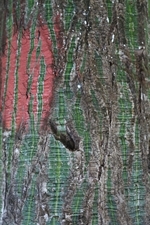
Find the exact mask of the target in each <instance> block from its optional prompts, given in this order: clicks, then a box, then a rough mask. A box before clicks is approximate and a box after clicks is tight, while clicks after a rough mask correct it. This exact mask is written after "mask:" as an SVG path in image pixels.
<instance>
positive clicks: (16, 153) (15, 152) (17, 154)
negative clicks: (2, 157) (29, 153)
mask: <svg viewBox="0 0 150 225" xmlns="http://www.w3.org/2000/svg"><path fill="white" fill-rule="evenodd" d="M19 153H20V151H19V149H18V148H15V150H14V154H15V156H17V157H18V156H19Z"/></svg>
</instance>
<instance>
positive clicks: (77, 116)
mask: <svg viewBox="0 0 150 225" xmlns="http://www.w3.org/2000/svg"><path fill="white" fill-rule="evenodd" d="M72 111H73V112H72V113H73V119H74V121H75V127H76V129H77V131H78V134H79V135H80V136H81V137H83V134H84V130H85V126H84V116H83V111H82V109H81V106H80V98H78V99H76V103H75V105H74V107H73V110H72Z"/></svg>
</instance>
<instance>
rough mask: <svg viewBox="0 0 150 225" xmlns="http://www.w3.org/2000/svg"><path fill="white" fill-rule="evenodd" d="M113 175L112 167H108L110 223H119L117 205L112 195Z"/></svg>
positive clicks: (116, 224) (111, 224)
mask: <svg viewBox="0 0 150 225" xmlns="http://www.w3.org/2000/svg"><path fill="white" fill-rule="evenodd" d="M112 191H113V190H112V177H111V169H108V178H107V210H108V214H109V217H110V221H111V222H110V225H119V224H118V222H117V215H116V212H117V207H116V203H115V201H114V198H113V195H112Z"/></svg>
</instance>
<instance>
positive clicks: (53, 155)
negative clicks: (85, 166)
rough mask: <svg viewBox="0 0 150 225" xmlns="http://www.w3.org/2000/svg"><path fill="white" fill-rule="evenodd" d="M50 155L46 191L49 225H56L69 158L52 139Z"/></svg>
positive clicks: (67, 172)
mask: <svg viewBox="0 0 150 225" xmlns="http://www.w3.org/2000/svg"><path fill="white" fill-rule="evenodd" d="M49 147H50V155H49V164H50V167H49V171H48V175H49V177H50V182H49V184H48V189H49V190H50V193H51V200H50V203H49V204H50V211H51V215H52V218H51V222H50V224H53V225H54V224H57V223H58V221H59V216H61V212H62V206H63V202H64V199H63V198H64V194H65V187H66V182H67V178H68V176H69V168H70V166H69V161H70V157H69V155H68V152H67V151H66V149H65V147H64V146H63V145H62V144H61V143H60V142H59V141H56V140H55V139H54V137H51V138H50V144H49ZM58 224H59V223H58Z"/></svg>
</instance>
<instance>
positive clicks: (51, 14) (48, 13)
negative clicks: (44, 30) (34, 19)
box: [45, 0, 58, 62]
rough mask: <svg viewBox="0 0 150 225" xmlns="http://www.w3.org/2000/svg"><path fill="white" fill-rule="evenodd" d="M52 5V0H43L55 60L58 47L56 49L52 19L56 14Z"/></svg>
mask: <svg viewBox="0 0 150 225" xmlns="http://www.w3.org/2000/svg"><path fill="white" fill-rule="evenodd" d="M53 7H54V6H53V3H52V1H51V2H50V1H49V0H46V1H45V18H46V21H47V24H48V27H49V29H50V37H51V39H52V43H53V54H54V58H55V60H56V62H57V57H58V49H57V43H56V36H55V31H54V27H53V21H54V17H55V16H56V15H55V14H54V12H53Z"/></svg>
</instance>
